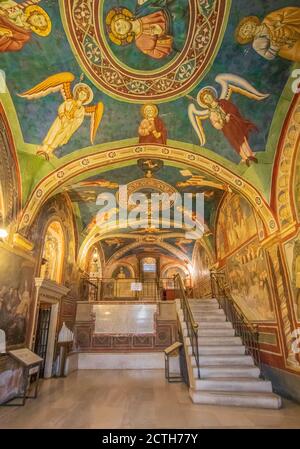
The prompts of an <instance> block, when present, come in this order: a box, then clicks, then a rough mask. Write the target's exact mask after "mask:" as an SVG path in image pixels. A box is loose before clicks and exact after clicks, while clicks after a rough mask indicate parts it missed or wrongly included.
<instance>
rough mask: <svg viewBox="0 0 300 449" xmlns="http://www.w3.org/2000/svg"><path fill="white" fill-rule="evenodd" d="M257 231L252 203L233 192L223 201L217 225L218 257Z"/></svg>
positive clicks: (222, 256) (230, 250)
mask: <svg viewBox="0 0 300 449" xmlns="http://www.w3.org/2000/svg"><path fill="white" fill-rule="evenodd" d="M256 233H257V226H256V220H255V215H254V212H253V209H252V207H251V206H250V204H249V203H248V202H247V201H246V200H244V199H243V198H242V197H241V196H239V195H236V194H234V193H231V194H229V195H227V196H226V197H225V200H224V201H223V203H222V206H221V209H220V212H219V217H218V225H217V235H216V242H217V243H216V244H217V249H218V257H219V258H220V259H223V258H224V257H225V256H226V255H228V254H230V253H232V252H233V251H234V250H236V249H237V248H239V247H240V246H241V245H243V244H244V243H245V242H247V241H248V240H250V239H251V238H252V237H253V236H254V235H256Z"/></svg>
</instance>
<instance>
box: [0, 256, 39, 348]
mask: <svg viewBox="0 0 300 449" xmlns="http://www.w3.org/2000/svg"><path fill="white" fill-rule="evenodd" d="M0 265H1V271H0V284H1V285H0V329H2V330H4V332H5V333H6V345H7V347H15V346H23V345H24V344H25V342H26V331H27V325H28V320H29V312H30V306H31V295H32V283H33V270H34V267H33V265H32V263H30V262H27V261H26V259H24V258H22V257H20V256H17V255H15V254H12V253H11V252H8V251H5V250H3V249H2V250H1V252H0Z"/></svg>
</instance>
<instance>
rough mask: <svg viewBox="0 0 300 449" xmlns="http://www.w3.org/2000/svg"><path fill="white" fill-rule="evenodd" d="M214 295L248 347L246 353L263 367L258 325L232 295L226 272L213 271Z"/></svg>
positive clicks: (236, 332)
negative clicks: (248, 317)
mask: <svg viewBox="0 0 300 449" xmlns="http://www.w3.org/2000/svg"><path fill="white" fill-rule="evenodd" d="M211 283H212V294H213V297H214V298H216V299H217V300H218V303H219V307H220V308H222V309H223V310H224V312H225V315H226V319H227V321H230V322H231V323H232V325H233V328H234V330H235V335H236V336H239V337H240V338H241V340H242V342H243V344H244V346H245V348H246V353H247V354H249V355H251V356H252V357H253V360H254V363H255V364H256V366H258V367H259V368H260V369H261V357H260V344H259V330H258V326H257V325H255V324H253V323H251V321H249V320H248V319H247V317H246V316H245V314H244V313H243V311H242V310H241V308H240V307H239V306H238V304H237V303H236V301H235V300H234V298H233V297H232V296H231V293H230V289H229V287H228V286H227V283H226V275H225V273H224V272H216V271H211Z"/></svg>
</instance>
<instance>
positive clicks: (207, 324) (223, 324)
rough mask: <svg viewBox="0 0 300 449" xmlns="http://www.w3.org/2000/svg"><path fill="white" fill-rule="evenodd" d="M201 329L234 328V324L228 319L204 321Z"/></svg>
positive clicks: (200, 326)
mask: <svg viewBox="0 0 300 449" xmlns="http://www.w3.org/2000/svg"><path fill="white" fill-rule="evenodd" d="M199 328H201V329H232V324H231V323H229V322H228V321H202V322H201V323H200V325H199Z"/></svg>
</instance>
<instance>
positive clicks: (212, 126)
mask: <svg viewBox="0 0 300 449" xmlns="http://www.w3.org/2000/svg"><path fill="white" fill-rule="evenodd" d="M299 23H300V7H299V0H265V1H259V0H253V1H252V2H248V1H246V0H93V1H91V0H27V1H23V2H22V1H14V0H0V69H1V72H0V75H1V76H0V78H1V77H2V78H3V75H5V79H6V84H7V91H6V92H5V91H3V93H0V101H1V104H2V106H3V108H4V110H5V114H6V116H7V119H8V121H9V123H10V126H11V129H12V132H13V134H14V140H15V144H16V148H17V152H18V154H19V162H20V166H21V171H22V191H23V204H24V205H25V204H26V206H28V204H29V206H28V208H27V209H28V210H29V211H31V210H35V209H36V208H37V204H35V203H34V201H35V198H41V197H42V196H43V194H44V191H43V188H44V187H41V185H43V186H45V184H48V185H49V186H50V184H51V189H52V184H53V179H55V182H56V184H57V190H55V189H52V190H51V195H52V194H56V193H57V192H59V191H63V192H66V193H67V194H68V195H69V197H70V200H71V201H72V204H73V206H74V211H75V214H76V216H77V223H78V228H79V231H80V234H81V240H84V239H86V238H88V236H89V235H90V234H92V233H93V232H94V231H95V217H96V214H97V212H98V210H99V207H98V206H97V205H96V200H97V197H98V195H99V194H101V193H104V192H111V193H113V194H114V195H117V191H118V188H119V186H120V185H127V186H128V188H129V189H131V191H140V192H144V193H147V194H148V195H149V194H150V193H151V192H153V191H168V192H172V191H175V192H180V193H187V192H189V193H192V194H194V195H195V194H196V193H199V192H202V193H204V197H205V217H204V218H205V225H206V229H205V231H206V233H207V235H208V234H210V232H212V231H213V230H214V226H215V218H216V213H217V210H218V206H219V204H220V201H221V200H222V198H223V195H224V192H231V191H232V186H235V185H236V186H238V187H239V188H240V189H242V187H243V181H242V180H244V181H247V183H248V184H247V189H248V187H249V186H250V187H251V188H252V189H253V190H252V191H251V195H252V196H253V197H255V198H254V200H256V202H257V201H259V202H260V204H262V203H263V201H264V200H265V201H266V209H267V208H268V204H267V203H268V202H269V199H270V198H269V194H270V186H271V182H270V181H271V176H272V168H273V158H274V154H275V151H276V148H277V144H278V142H279V138H280V133H281V130H282V127H283V124H284V119H285V117H286V114H287V112H288V110H289V107H290V104H291V100H292V97H293V93H292V90H291V89H290V86H291V83H292V82H293V71H294V69H295V68H299V63H300V56H299V55H300V48H299V47H300V43H299V42H300V40H299V35H300V32H299ZM278 24H281V26H280V27H279V26H278ZM2 78H1V79H2ZM1 79H0V81H1ZM127 147H128V148H130V151H131V153H130V154H131V155H130V156H128V157H127V158H126V157H124V159H122V162H120V163H119V164H117V161H118V154H117V153H118V152H119V153H121V152H122V151H123V150H124V152H126V149H127ZM147 151H149V153H151V152H152V153H153V154H151V156H149V158H148V162H147V163H148V164H151V167H150V165H149V167H150V168H149V170H148V171H147V169H145V166H144V165H143V164H145V159H144V162H143V163H142V165H141V163H139V159H141V158H143V155H142V153H143V152H144V153H145V154H148V153H147ZM176 151H177V152H178V154H179V152H181V153H180V158H182V157H183V158H184V157H185V154H187V158H186V159H185V161H186V163H185V162H182V163H179V162H178V160H179V156H178V159H176V158H175V159H174V160H173V159H172V158H171V157H170V156H169V155H170V154H176ZM132 152H133V153H132ZM128 154H129V153H128ZM132 154H134V156H136V157H133V156H132ZM95 155H99V158H101V155H103V164H102V165H101V163H99V164H98V165H97V164H95V166H97V167H99V169H98V168H95V169H94V170H93V169H92V168H91V169H89V166H91V165H92V163H91V159H92V157H93V158H95ZM97 157H98V156H97ZM122 157H123V156H122ZM196 157H198V159H197V161H198V160H200V163H199V164H198V165H193V164H192V163H190V164H189V162H191V161H194V160H196ZM81 158H82V159H81ZM201 158H203V159H201ZM93 160H94V159H93ZM107 160H108V161H110V160H111V164H110V165H109V163H107ZM114 160H115V161H116V162H114ZM180 160H182V159H180ZM175 161H177V162H175ZM73 162H74V167H75V163H76V162H78V165H79V166H80V170H79V172H78V169H77V168H76V167H75V168H74V167H73V168H72V163H73ZM89 164H91V165H89ZM209 164H210V165H209ZM208 165H209V167H210V168H209V169H208ZM192 166H193V167H197V168H199V170H196V169H194V168H191V167H192ZM222 168H224V169H226V170H228V171H227V172H226V173H225V170H223V175H222V176H218V173H221V172H222ZM55 170H57V172H56V171H55ZM72 170H73V171H72ZM212 172H213V173H216V176H212V175H211V176H210V175H208V174H207V173H212ZM66 173H68V174H70V176H69V177H66V179H62V178H64V176H65V174H66ZM72 173H73V174H72ZM229 178H230V179H229ZM218 179H222V180H223V181H219V180H218ZM45 180H46V182H45ZM227 180H228V182H227ZM48 181H49V182H48ZM42 183H43V184H42ZM229 185H231V187H229ZM244 187H245V185H244ZM250 187H249V189H250ZM49 188H50V187H49ZM34 189H36V190H34ZM249 189H248V190H249ZM255 189H256V190H255ZM245 190H246V188H245ZM257 194H258V195H261V197H260V198H258V197H257ZM35 195H36V197H35ZM247 195H248V196H249V195H250V194H249V192H248V194H247ZM248 196H247V198H248ZM45 197H46V195H45ZM257 198H258V199H257ZM27 200H28V201H27ZM42 201H43V198H42V199H41V204H42ZM257 204H258V203H257ZM25 212H26V213H25ZM25 212H24V217H23V221H22V223H23V222H24V223H25V222H26V220H28V222H29V221H30V220H32V219H33V217H32V216H31V215H30V214H29V213H28V211H25ZM269 225H270V226H271V225H272V227H273V229H274V226H275V224H274V223H273V222H270V220H269ZM177 231H178V230H175V231H174V235H170V234H168V233H165V232H164V230H162V231H161V233H157V235H156V234H155V233H153V232H152V231H151V230H150V231H149V229H147V228H145V229H144V230H142V231H141V233H140V234H139V233H135V234H134V232H132V231H131V230H129V229H113V230H111V232H109V233H107V234H105V238H104V240H103V235H99V239H102V240H103V241H102V246H103V251H104V254H105V257H106V258H110V257H111V256H112V255H113V254H114V253H115V252H116V251H118V250H119V249H124V248H126V247H127V246H128V245H129V246H130V245H132V244H133V243H137V242H139V239H140V235H142V236H144V237H145V236H146V237H147V238H149V241H148V243H147V242H146V240H144V243H143V244H144V245H145V244H149V245H150V244H151V241H150V240H151V238H152V243H153V244H154V243H155V239H160V241H161V242H162V241H163V242H164V244H165V245H170V246H171V247H173V248H177V249H178V250H179V251H181V253H182V254H185V255H186V257H188V258H191V255H192V251H193V243H192V242H188V240H184V238H183V236H182V235H181V234H182V232H181V233H180V232H179V231H178V232H177ZM79 240H80V239H79ZM129 251H130V250H129ZM165 251H167V250H166V249H165ZM167 252H168V251H167Z"/></svg>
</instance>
